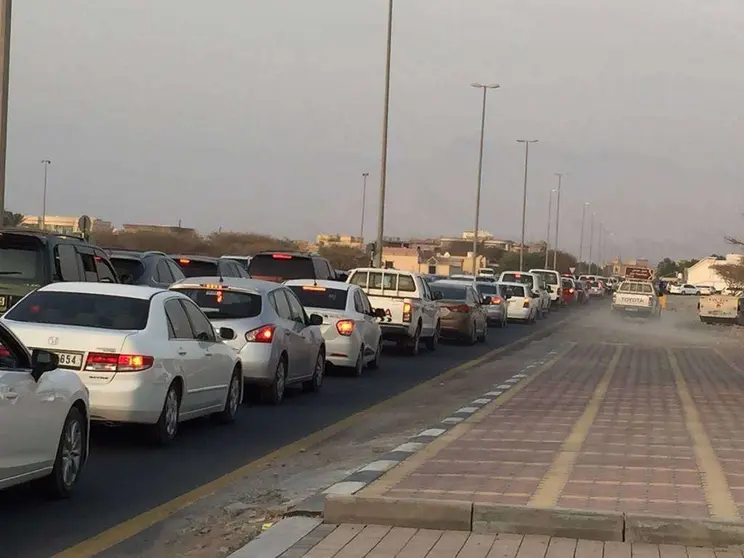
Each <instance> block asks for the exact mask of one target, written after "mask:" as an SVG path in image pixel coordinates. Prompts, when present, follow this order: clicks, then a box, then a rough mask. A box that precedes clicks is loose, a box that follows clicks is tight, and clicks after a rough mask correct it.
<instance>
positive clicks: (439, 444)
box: [358, 342, 577, 496]
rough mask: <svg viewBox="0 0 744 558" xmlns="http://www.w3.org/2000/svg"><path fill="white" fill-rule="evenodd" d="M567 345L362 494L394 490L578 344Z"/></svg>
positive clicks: (371, 494)
mask: <svg viewBox="0 0 744 558" xmlns="http://www.w3.org/2000/svg"><path fill="white" fill-rule="evenodd" d="M565 345H566V346H565V348H564V349H563V350H562V351H561V352H560V353H558V354H557V355H556V356H555V357H553V358H552V359H551V360H549V361H548V362H546V363H545V364H544V365H543V366H541V367H540V368H538V369H537V370H536V371H535V372H534V374H532V375H531V376H529V377H527V378H525V379H524V380H522V382H521V383H519V384H516V385H515V386H514V387H513V388H512V389H510V390H509V391H507V392H505V393H503V394H502V395H501V396H499V397H498V398H496V399H494V400H493V402H491V403H489V404H488V405H486V406H484V407H482V408H481V409H480V410H479V411H478V412H477V413H474V414H472V415H471V416H470V417H469V418H468V419H466V420H465V421H464V422H462V423H460V424H458V425H457V426H453V427H452V428H451V429H450V430H449V431H448V432H447V433H446V434H442V435H441V436H440V437H439V438H436V439H435V440H434V441H433V442H430V443H429V444H427V446H426V447H425V448H423V449H422V450H421V451H419V452H417V453H415V454H414V455H412V456H411V457H409V458H408V459H406V460H405V461H402V462H401V463H400V464H399V465H398V466H397V467H393V468H392V469H390V470H389V471H388V472H387V473H385V474H384V475H383V476H381V477H380V478H379V479H377V480H376V481H374V482H373V483H372V484H370V485H368V486H367V487H366V488H363V489H362V490H360V491H359V492H358V494H360V495H361V496H380V495H382V494H384V493H386V492H388V491H389V490H392V489H393V488H394V487H395V486H396V485H397V484H399V483H400V482H401V481H402V480H403V479H405V478H406V477H408V476H409V475H410V474H411V473H413V472H414V471H415V470H416V469H418V468H419V467H420V466H421V465H423V464H424V463H425V462H426V461H429V460H430V459H433V458H435V457H436V455H437V454H438V453H439V452H440V451H441V450H443V449H444V448H446V447H447V446H449V445H450V444H451V443H452V442H454V441H455V440H457V439H459V438H461V437H462V436H463V435H465V434H466V433H468V432H469V431H470V430H472V429H474V428H476V427H477V426H478V424H479V423H480V422H481V421H483V419H485V418H486V417H487V416H488V415H490V414H491V413H492V412H494V411H495V410H496V409H498V408H499V407H501V406H502V405H505V404H506V403H507V402H508V401H509V400H510V399H511V398H512V397H514V396H515V395H517V394H518V393H519V392H520V391H522V390H523V389H524V388H526V387H527V386H528V385H530V384H531V383H532V382H533V381H535V380H536V379H537V378H538V377H539V376H540V375H541V374H543V373H544V372H546V371H547V370H549V369H551V368H552V367H553V366H555V365H556V364H557V363H558V362H559V361H560V360H561V359H563V357H565V356H566V355H567V354H568V353H569V352H570V351H571V350H572V349H573V348H574V347H575V346H576V345H577V343H573V342H567V343H566V344H565Z"/></svg>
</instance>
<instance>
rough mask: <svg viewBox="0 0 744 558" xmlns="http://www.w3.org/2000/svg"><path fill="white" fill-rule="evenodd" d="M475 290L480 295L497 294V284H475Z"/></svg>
mask: <svg viewBox="0 0 744 558" xmlns="http://www.w3.org/2000/svg"><path fill="white" fill-rule="evenodd" d="M475 290H477V291H478V294H479V295H481V296H484V295H499V287H498V286H497V285H476V286H475Z"/></svg>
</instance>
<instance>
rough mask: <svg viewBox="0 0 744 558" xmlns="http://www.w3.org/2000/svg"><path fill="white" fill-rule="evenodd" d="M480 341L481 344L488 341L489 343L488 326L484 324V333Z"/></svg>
mask: <svg viewBox="0 0 744 558" xmlns="http://www.w3.org/2000/svg"><path fill="white" fill-rule="evenodd" d="M478 341H480V342H481V343H485V342H486V341H488V324H483V333H481V335H480V337H479V338H478Z"/></svg>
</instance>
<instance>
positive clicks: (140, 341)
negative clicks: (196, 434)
mask: <svg viewBox="0 0 744 558" xmlns="http://www.w3.org/2000/svg"><path fill="white" fill-rule="evenodd" d="M2 322H3V323H4V324H5V325H6V326H8V327H9V328H10V329H11V330H12V331H13V332H14V333H15V334H16V335H17V336H18V337H19V338H20V339H21V340H22V341H23V343H25V344H26V345H27V346H28V347H32V348H34V349H45V350H49V351H52V352H54V353H56V354H57V356H58V358H59V367H60V368H66V369H69V370H74V371H76V372H77V374H78V375H79V377H80V379H81V380H82V381H83V383H84V384H85V386H86V388H87V389H88V391H89V392H90V409H91V410H90V418H91V420H94V421H100V422H104V423H135V424H142V425H147V427H148V429H149V431H150V434H151V436H152V438H153V440H154V441H155V442H157V443H161V444H165V443H168V442H170V441H171V440H173V439H174V438H175V437H176V434H177V432H178V424H179V422H182V421H185V420H188V419H193V418H196V417H200V416H204V415H211V414H214V415H215V416H217V417H218V418H219V419H220V420H221V421H222V422H232V421H233V420H234V418H235V415H236V413H237V412H238V408H239V405H240V403H241V401H242V387H243V381H242V372H241V366H240V361H239V359H238V355H237V353H236V352H235V350H234V349H232V348H231V347H229V346H228V345H226V344H225V343H223V342H222V339H221V338H220V337H218V335H217V333H216V332H215V329H214V327H213V326H212V324H211V323H210V322H209V320H208V319H207V317H206V316H205V315H204V313H203V312H202V311H201V310H199V307H198V306H196V304H194V303H193V301H191V299H189V298H188V297H187V296H185V295H182V294H179V293H176V292H173V291H167V290H163V289H155V288H151V287H142V286H134V285H122V284H115V283H52V284H50V285H46V286H45V287H41V288H40V289H38V290H36V291H33V292H32V293H30V294H28V295H27V296H25V297H24V298H23V299H22V300H20V301H19V302H18V303H17V304H16V305H15V306H14V307H13V308H11V309H10V310H9V311H8V312H7V313H6V314H5V315H4V316H3V317H2ZM219 335H220V336H221V337H222V338H231V337H234V336H235V332H233V331H232V330H230V329H229V328H223V329H222V330H221V331H220V334H219Z"/></svg>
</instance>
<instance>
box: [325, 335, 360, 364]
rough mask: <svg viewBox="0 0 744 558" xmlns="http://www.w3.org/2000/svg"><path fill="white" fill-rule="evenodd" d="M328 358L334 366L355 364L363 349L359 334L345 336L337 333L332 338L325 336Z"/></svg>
mask: <svg viewBox="0 0 744 558" xmlns="http://www.w3.org/2000/svg"><path fill="white" fill-rule="evenodd" d="M325 346H326V360H327V361H328V362H330V363H331V364H333V365H334V366H355V365H356V361H357V358H358V357H359V350H360V349H361V342H360V340H359V337H358V336H357V335H352V336H349V337H343V336H340V335H337V336H335V337H333V338H332V339H329V338H328V337H326V338H325Z"/></svg>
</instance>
